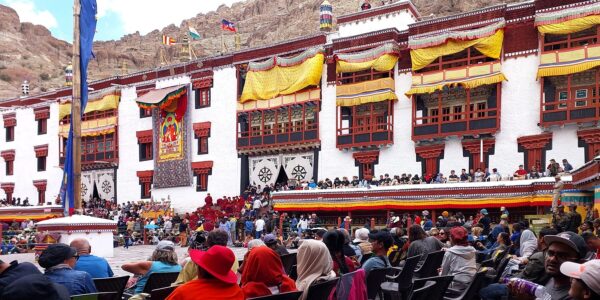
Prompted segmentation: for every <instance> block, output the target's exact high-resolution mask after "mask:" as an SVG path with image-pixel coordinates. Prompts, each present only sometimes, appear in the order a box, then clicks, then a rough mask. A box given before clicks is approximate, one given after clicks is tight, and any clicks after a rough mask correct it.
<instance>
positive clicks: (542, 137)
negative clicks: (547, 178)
mask: <svg viewBox="0 0 600 300" xmlns="http://www.w3.org/2000/svg"><path fill="white" fill-rule="evenodd" d="M551 142H552V133H551V132H547V133H542V134H536V135H529V136H522V137H520V138H518V139H517V143H518V144H519V146H520V147H521V148H522V149H523V150H524V151H525V153H526V154H527V155H525V157H526V161H525V165H524V167H525V169H526V170H529V169H531V167H532V166H534V165H536V162H538V161H539V162H540V166H541V168H542V170H538V172H543V171H544V167H545V166H544V164H545V161H542V153H543V151H544V148H546V146H547V145H548V143H551Z"/></svg>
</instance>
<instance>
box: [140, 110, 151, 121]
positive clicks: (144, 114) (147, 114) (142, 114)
mask: <svg viewBox="0 0 600 300" xmlns="http://www.w3.org/2000/svg"><path fill="white" fill-rule="evenodd" d="M151 116H152V109H151V108H148V109H146V108H141V107H140V119H142V118H147V117H151Z"/></svg>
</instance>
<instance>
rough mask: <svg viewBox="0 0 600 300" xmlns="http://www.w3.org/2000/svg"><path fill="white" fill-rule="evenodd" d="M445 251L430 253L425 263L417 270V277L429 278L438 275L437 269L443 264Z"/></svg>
mask: <svg viewBox="0 0 600 300" xmlns="http://www.w3.org/2000/svg"><path fill="white" fill-rule="evenodd" d="M444 253H445V252H444V251H435V252H430V253H428V254H427V257H426V258H425V262H424V263H423V265H421V267H420V268H419V269H417V270H415V277H417V278H427V277H433V276H437V274H438V273H437V272H438V271H437V270H438V269H439V268H440V267H441V266H442V261H443V260H444Z"/></svg>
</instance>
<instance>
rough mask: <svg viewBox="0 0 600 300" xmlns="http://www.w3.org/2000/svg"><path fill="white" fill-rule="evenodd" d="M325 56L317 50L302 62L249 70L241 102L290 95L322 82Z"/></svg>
mask: <svg viewBox="0 0 600 300" xmlns="http://www.w3.org/2000/svg"><path fill="white" fill-rule="evenodd" d="M324 61H325V56H324V55H323V53H322V52H317V54H316V55H314V56H313V57H310V58H307V59H306V60H304V61H303V62H302V63H299V64H296V65H291V66H280V65H278V64H276V65H275V66H273V67H272V68H270V69H268V70H264V71H249V72H248V73H247V74H246V83H245V84H244V90H243V92H242V96H241V97H240V100H239V102H240V103H244V102H247V101H252V100H269V99H273V98H275V97H277V96H280V95H290V94H293V93H296V92H298V91H300V90H303V89H305V88H307V87H310V86H318V85H319V84H320V83H321V73H322V72H323V63H324Z"/></svg>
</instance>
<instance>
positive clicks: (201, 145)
mask: <svg viewBox="0 0 600 300" xmlns="http://www.w3.org/2000/svg"><path fill="white" fill-rule="evenodd" d="M198 154H208V137H207V136H201V137H198Z"/></svg>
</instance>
